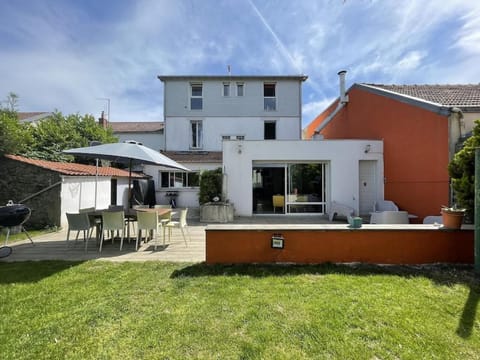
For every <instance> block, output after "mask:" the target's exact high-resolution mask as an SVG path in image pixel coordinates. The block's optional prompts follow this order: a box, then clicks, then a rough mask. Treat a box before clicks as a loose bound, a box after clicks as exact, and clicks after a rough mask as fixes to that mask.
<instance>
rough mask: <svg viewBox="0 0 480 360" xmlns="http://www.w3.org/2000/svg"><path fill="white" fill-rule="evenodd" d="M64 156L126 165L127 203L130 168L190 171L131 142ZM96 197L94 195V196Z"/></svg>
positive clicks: (72, 150)
mask: <svg viewBox="0 0 480 360" xmlns="http://www.w3.org/2000/svg"><path fill="white" fill-rule="evenodd" d="M63 152H64V153H66V154H70V155H75V156H81V157H86V158H96V159H105V160H110V161H113V162H119V163H126V164H128V169H129V174H128V201H129V202H130V197H131V182H132V167H133V165H138V164H148V165H160V166H164V167H167V168H172V169H178V170H183V171H190V169H188V168H186V167H185V166H183V165H181V164H179V163H177V162H176V161H174V160H172V159H170V158H169V157H167V156H165V155H163V154H161V153H159V152H158V151H155V150H153V149H150V148H149V147H146V146H144V145H141V144H139V143H133V142H121V143H112V144H103V145H94V146H87V147H81V148H75V149H68V150H64V151H63ZM95 195H96V194H95Z"/></svg>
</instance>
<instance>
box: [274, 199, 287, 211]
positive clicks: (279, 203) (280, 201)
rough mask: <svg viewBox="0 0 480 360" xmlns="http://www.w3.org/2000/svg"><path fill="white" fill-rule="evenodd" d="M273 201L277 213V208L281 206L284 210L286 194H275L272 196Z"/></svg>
mask: <svg viewBox="0 0 480 360" xmlns="http://www.w3.org/2000/svg"><path fill="white" fill-rule="evenodd" d="M272 202H273V212H274V213H275V209H276V208H277V207H278V208H281V209H282V212H283V209H284V207H285V196H283V195H273V196H272Z"/></svg>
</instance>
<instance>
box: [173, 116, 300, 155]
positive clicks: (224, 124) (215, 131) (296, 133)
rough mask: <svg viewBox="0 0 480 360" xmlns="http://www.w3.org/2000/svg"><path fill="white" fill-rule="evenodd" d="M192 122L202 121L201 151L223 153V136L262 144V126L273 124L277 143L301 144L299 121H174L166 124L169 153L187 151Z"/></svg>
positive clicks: (285, 119)
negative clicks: (236, 137) (243, 137)
mask: <svg viewBox="0 0 480 360" xmlns="http://www.w3.org/2000/svg"><path fill="white" fill-rule="evenodd" d="M191 120H202V126H203V148H202V149H201V150H205V151H222V136H223V135H229V136H231V135H235V136H236V135H243V136H245V140H263V138H264V122H265V121H275V122H276V138H277V139H278V140H300V138H301V131H300V118H299V117H291V118H278V117H272V116H268V117H260V118H259V117H255V118H254V117H209V118H205V117H195V116H193V117H188V118H185V117H176V118H168V119H166V120H165V124H166V125H165V128H166V130H165V134H166V137H167V138H166V146H167V150H169V151H182V150H183V151H185V150H190V139H191V135H190V134H191V128H190V121H191Z"/></svg>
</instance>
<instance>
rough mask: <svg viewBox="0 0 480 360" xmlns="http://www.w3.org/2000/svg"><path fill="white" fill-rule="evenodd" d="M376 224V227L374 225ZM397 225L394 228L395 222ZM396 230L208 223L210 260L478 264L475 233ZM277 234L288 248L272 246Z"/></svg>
mask: <svg viewBox="0 0 480 360" xmlns="http://www.w3.org/2000/svg"><path fill="white" fill-rule="evenodd" d="M373 226H375V225H373ZM390 227H391V226H390ZM415 227H416V226H415V225H413V226H409V227H408V228H407V227H402V228H401V229H393V228H388V229H387V228H374V227H370V228H365V226H364V227H362V228H361V229H355V230H354V229H348V227H347V226H345V229H341V228H338V226H337V227H332V228H329V227H328V226H319V227H318V228H316V229H312V228H307V229H291V228H283V229H259V228H250V229H249V226H241V227H238V226H234V227H233V228H231V229H228V226H225V225H223V226H222V225H220V226H208V227H207V229H206V262H207V263H208V264H218V263H222V264H231V263H302V264H305V263H310V264H312V263H323V262H334V263H337V262H340V263H342V262H345V263H349V262H363V263H374V264H428V263H451V264H453V263H457V264H473V262H474V231H473V230H443V229H438V228H435V227H433V226H432V227H431V228H428V227H426V226H421V225H418V226H417V228H415ZM273 234H282V235H283V237H284V238H285V247H284V249H272V248H271V238H272V236H273Z"/></svg>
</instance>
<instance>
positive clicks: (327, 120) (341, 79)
mask: <svg viewBox="0 0 480 360" xmlns="http://www.w3.org/2000/svg"><path fill="white" fill-rule="evenodd" d="M346 74H347V71H346V70H341V71H339V72H338V74H337V75H338V77H339V85H340V98H339V99H338V105H337V107H336V108H335V110H333V111H332V112H331V113H330V114H329V115H328V116H327V117H326V118H325V120H323V121H322V123H321V124H320V125H319V126H318V127H317V128H316V129H315V131H314V132H313V138H314V139H315V138H319V137H321V135H320V132H321V131H322V130H323V129H324V128H325V127H326V126H327V125H328V124H329V123H330V121H332V119H333V118H334V117H335V116H336V115H337V114H338V112H339V111H340V110H342V109H343V108H344V107H345V105H346V104H347V103H348V95H347V94H346V91H345V75H346Z"/></svg>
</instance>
